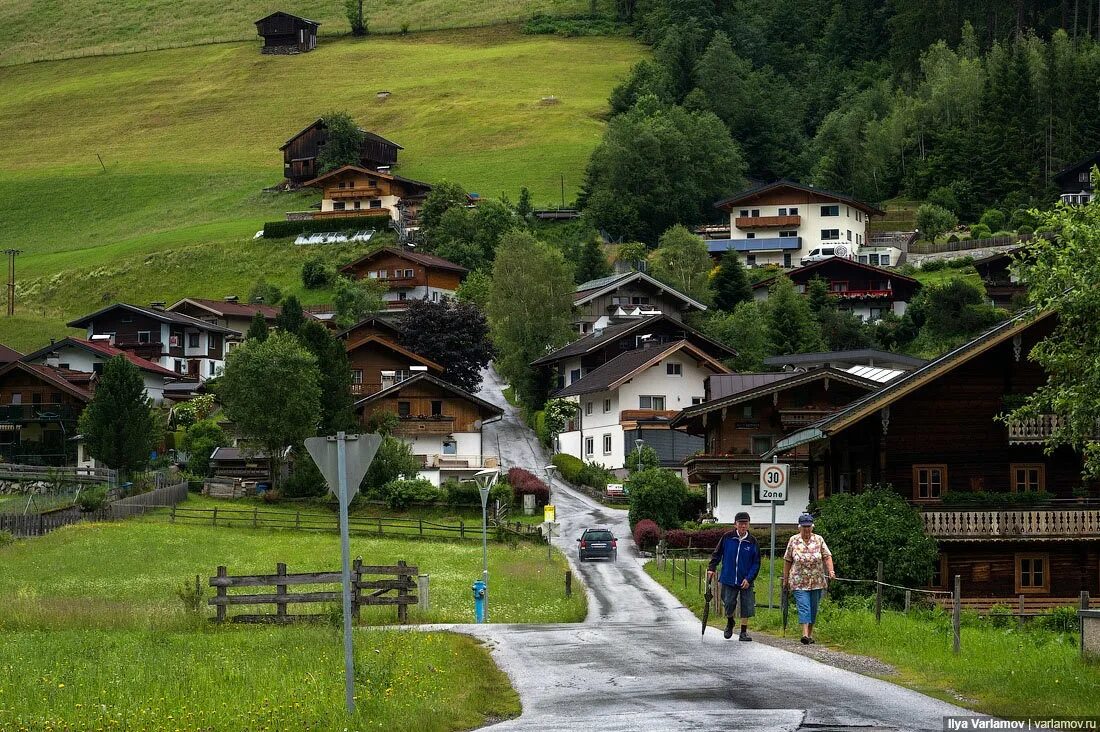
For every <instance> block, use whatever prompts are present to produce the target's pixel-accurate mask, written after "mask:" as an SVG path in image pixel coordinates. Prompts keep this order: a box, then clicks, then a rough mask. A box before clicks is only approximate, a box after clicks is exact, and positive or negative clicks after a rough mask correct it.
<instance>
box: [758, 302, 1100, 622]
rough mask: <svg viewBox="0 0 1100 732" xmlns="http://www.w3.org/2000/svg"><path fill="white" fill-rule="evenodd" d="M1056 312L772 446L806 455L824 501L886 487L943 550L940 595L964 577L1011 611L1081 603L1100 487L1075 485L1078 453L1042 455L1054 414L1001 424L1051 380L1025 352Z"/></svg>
mask: <svg viewBox="0 0 1100 732" xmlns="http://www.w3.org/2000/svg"><path fill="white" fill-rule="evenodd" d="M1056 317H1057V316H1056V315H1054V314H1051V313H1045V314H1040V315H1036V314H1035V312H1034V311H1029V312H1027V313H1024V314H1023V315H1021V316H1019V317H1016V318H1014V319H1012V320H1009V321H1006V322H1004V323H1001V324H1000V325H997V326H996V327H994V328H991V329H990V330H988V331H986V332H985V333H983V334H981V335H980V336H978V337H977V338H975V339H973V340H972V341H970V342H969V343H966V344H964V345H962V346H960V347H959V348H956V349H955V350H953V351H951V352H949V353H947V354H945V355H944V356H941V357H940V358H938V359H936V360H934V361H931V362H929V363H928V364H927V365H925V366H923V367H921V368H919V369H917V370H916V371H913V372H911V373H909V374H907V375H905V376H903V377H901V378H899V379H897V380H895V381H892V382H890V383H889V384H887V385H885V386H884V387H883V388H882V389H880V390H878V391H875V392H872V393H870V394H868V395H867V396H865V397H863V398H861V399H858V400H856V401H854V402H852V403H851V404H849V405H848V406H846V407H844V408H842V409H840V410H838V411H835V412H833V413H832V414H829V415H828V416H826V417H824V418H822V419H820V420H818V421H816V422H814V423H812V424H808V425H806V426H805V427H803V428H801V429H799V430H796V431H792V432H791V434H789V435H788V436H787V437H785V438H784V439H782V440H780V441H779V443H778V444H777V445H776V446H775V447H774V448H773V450H772V451H773V452H775V453H776V454H778V455H780V456H782V455H784V454H790V453H791V452H798V451H801V452H803V453H806V454H807V455H808V457H807V459H806V461H807V467H808V470H809V485H810V490H811V492H812V494H813V495H816V496H817V497H818V498H825V497H827V496H830V495H832V494H834V493H839V492H846V491H857V492H858V491H861V490H864V489H866V488H867V487H869V486H873V485H883V486H890V487H892V489H893V490H895V491H897V492H898V493H900V494H901V495H902V496H903V497H905V498H906V499H907V500H908V501H910V502H911V503H912V505H913V506H915V507H917V508H918V509H919V510H920V511H921V515H922V519H923V521H924V527H925V530H926V531H927V532H928V534H930V535H931V536H933V537H935V538H936V540H937V541H938V542H939V546H940V552H941V554H940V561H939V563H938V565H937V567H936V571H935V574H934V576H933V579H932V582H931V585H932V587H934V588H939V589H949V588H950V587H952V585H953V579H952V578H953V577H954V576H955V575H961V578H962V593H963V596H964V597H966V598H970V599H971V600H972V601H973V602H975V603H976V604H982V603H984V604H986V605H988V604H991V603H993V602H1005V603H1009V604H1011V605H1012V606H1013V607H1015V606H1016V602H1017V598H1018V596H1020V595H1024V596H1026V601H1027V602H1031V603H1032V604H1033V607H1038V606H1042V605H1049V604H1076V601H1077V597H1078V594H1079V593H1080V592H1081V591H1082V590H1086V591H1088V592H1089V593H1090V595H1092V596H1093V597H1096V595H1097V594H1098V592H1100V503H1098V502H1097V489H1098V486H1097V483H1096V482H1095V481H1087V480H1084V479H1083V478H1082V476H1081V469H1082V456H1081V455H1080V454H1079V453H1078V452H1076V451H1075V450H1072V449H1070V448H1066V447H1061V448H1058V449H1057V450H1055V451H1054V452H1053V453H1051V454H1047V453H1046V452H1045V449H1044V447H1045V441H1046V439H1047V438H1048V436H1049V435H1050V434H1051V431H1052V430H1053V429H1055V428H1057V426H1058V424H1059V417H1058V416H1057V415H1042V416H1040V417H1037V418H1034V419H1028V420H1024V421H1008V422H1005V421H1001V420H999V419H998V418H997V417H998V415H1001V414H1004V413H1005V412H1007V411H1009V410H1010V409H1012V408H1014V407H1015V406H1017V405H1018V404H1020V403H1021V402H1022V400H1023V399H1025V398H1026V397H1027V396H1028V395H1029V394H1031V393H1032V392H1034V391H1035V389H1036V388H1038V387H1039V386H1040V385H1042V384H1044V383H1046V380H1047V376H1046V374H1045V373H1044V371H1043V369H1042V367H1041V366H1039V365H1038V364H1037V363H1035V362H1033V361H1031V360H1030V359H1029V358H1028V354H1029V353H1030V352H1031V350H1032V349H1033V348H1034V347H1035V344H1036V343H1038V342H1039V341H1040V340H1041V339H1042V338H1044V337H1045V336H1047V335H1049V334H1050V333H1051V331H1052V330H1053V328H1054V325H1055V322H1056V321H1055V318H1056ZM770 456H771V453H770V452H769V453H768V454H766V455H765V457H766V458H769V459H770ZM977 492H980V493H981V494H982V495H981V496H975V497H974V499H973V500H970V499H968V496H969V494H971V493H977ZM1013 494H1014V495H1013ZM1020 494H1031V496H1030V501H1031V502H1030V503H1021V502H1020V499H1021V497H1020ZM979 499H980V500H979ZM1010 499H1016V500H1015V501H1013V500H1010Z"/></svg>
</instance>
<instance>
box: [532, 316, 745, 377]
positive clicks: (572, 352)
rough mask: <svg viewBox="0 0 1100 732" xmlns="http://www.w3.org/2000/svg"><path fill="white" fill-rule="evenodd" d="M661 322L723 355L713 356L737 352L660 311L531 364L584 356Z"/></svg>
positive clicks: (604, 331)
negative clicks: (674, 327) (673, 325)
mask: <svg viewBox="0 0 1100 732" xmlns="http://www.w3.org/2000/svg"><path fill="white" fill-rule="evenodd" d="M661 323H669V324H675V326H676V328H678V329H680V330H683V331H684V332H685V333H686V334H688V335H689V336H690V337H691V338H690V339H691V340H697V341H701V342H702V343H704V344H706V345H707V346H708V347H710V348H712V349H713V350H714V351H716V352H718V353H721V354H723V355H716V354H714V353H712V354H711V355H713V356H715V357H716V358H733V357H735V356H736V355H737V351H736V350H734V349H732V348H730V347H729V346H726V345H724V344H722V343H719V342H718V341H716V340H712V339H711V338H708V337H707V336H705V335H703V334H702V333H700V332H699V331H697V330H695V329H694V328H692V327H690V326H689V325H687V324H686V323H684V322H682V321H679V320H676V319H675V318H671V317H669V316H668V315H664V314H661V315H650V316H647V317H642V318H635V319H633V320H628V321H626V322H625V323H617V324H615V325H609V326H607V327H606V328H604V329H603V330H598V331H595V332H593V333H589V334H588V335H586V336H584V337H583V338H580V339H578V340H575V341H573V342H572V343H570V344H568V345H565V346H562V347H561V348H559V349H558V350H556V351H554V352H553V353H549V354H547V355H545V356H543V357H542V358H539V359H536V360H534V361H532V362H531V365H532V366H540V365H543V364H552V363H556V362H558V361H562V360H564V359H567V358H573V357H576V356H584V355H586V354H588V353H592V352H593V351H598V350H599V349H601V348H603V347H604V346H606V345H607V344H609V343H614V342H615V341H616V340H617V339H619V338H622V337H623V336H627V335H632V334H634V333H637V332H639V331H641V332H642V333H643V334H644V333H645V332H646V331H647V330H651V329H652V328H653V327H654V326H655V325H659V324H661Z"/></svg>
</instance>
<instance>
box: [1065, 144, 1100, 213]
mask: <svg viewBox="0 0 1100 732" xmlns="http://www.w3.org/2000/svg"><path fill="white" fill-rule="evenodd" d="M1097 165H1100V152H1095V153H1093V154H1092V155H1088V156H1086V157H1084V158H1082V159H1081V160H1078V161H1077V162H1075V163H1073V164H1072V165H1069V166H1067V167H1065V168H1063V169H1062V170H1060V171H1058V172H1057V173H1055V174H1054V176H1053V180H1054V185H1056V186H1058V193H1059V196H1060V198H1061V200H1062V201H1063V202H1064V203H1068V204H1071V205H1078V204H1082V203H1088V202H1089V201H1090V200H1092V199H1093V198H1094V197H1095V195H1096V191H1094V190H1093V187H1092V169H1093V166H1097Z"/></svg>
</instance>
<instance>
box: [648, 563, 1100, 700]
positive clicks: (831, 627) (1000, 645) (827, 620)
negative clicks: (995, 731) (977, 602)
mask: <svg viewBox="0 0 1100 732" xmlns="http://www.w3.org/2000/svg"><path fill="white" fill-rule="evenodd" d="M666 566H668V567H670V565H666ZM682 566H683V565H682V563H680V564H678V565H677V573H676V580H675V582H674V581H673V579H672V573H671V571H670V569H666V571H663V572H661V571H658V570H657V565H656V562H649V563H647V564H646V572H647V573H648V574H649V575H650V576H651V577H654V578H655V579H656V580H657V581H658V582H660V583H661V584H662V585H663V586H664V587H666V588H668V589H669V590H670V591H671V592H672V593H673V594H675V595H676V596H677V598H679V599H680V600H681V601H682V602H683V603H684V605H685V606H687V607H689V608H691V609H692V611H694V612H695V614H696V615H700V616H701V613H702V596H701V595H700V593H699V591H698V589H697V584H696V583H697V580H696V578H695V576H690V577H689V578H688V583H687V586H686V587H685V586H684V583H683V573H682V572H681V571H680V569H681V568H682ZM689 571H690V572H691V573H692V574H693V575H697V574H698V573H699V572H700V571H705V563H704V562H703V561H702V560H695V561H690V562H689ZM766 573H767V570H766V568H762V569H761V573H760V576H759V579H757V581H756V592H757V597H758V599H759V601H760V602H761V603H763V602H764V598H765V596H766V595H767V591H768V585H767V576H766ZM777 594H778V590H777ZM777 603H778V601H777ZM790 612H791V615H790V625H789V626H788V630H787V632H786V635H787V637H789V638H790V639H791V642H792V645H794V644H796V642H797V639H798V636H799V635H800V629H799V626H798V616H797V613H796V611H795V610H794V608H793V607H792V608H791V611H790ZM724 620H725V619H724V617H723V616H722V614H721V613H713V612H712V613H711V624H712V625H714V626H715V627H722V624H723V623H724ZM968 621H969V622H968V623H967V624H966V625H964V627H963V629H962V652H961V653H960V654H959V655H957V656H956V655H954V654H953V653H952V652H951V634H950V633H951V631H950V625H949V622H950V618H949V617H948V616H947V615H946V614H944V613H936V614H929V613H924V614H919V613H913V614H911V615H909V616H906V615H904V614H903V613H900V612H893V611H887V612H884V613H883V615H882V623H881V624H880V625H878V624H876V623H875V620H874V614H873V613H871V612H869V611H867V610H847V609H844V610H842V609H840V608H838V607H837V606H835V605H832V604H831V603H829V602H826V603H824V604H823V605H822V610H821V614H820V615H819V616H818V623H817V625H815V627H814V637H815V638H816V639H817V640H818V641H819V642H820V643H823V644H826V645H828V646H830V647H833V648H836V649H838V650H841V651H848V652H850V653H856V654H859V655H864V656H871V657H874V658H878V659H881V660H883V661H885V662H886V663H888V664H890V665H892V666H894V667H895V668H897V670H898V675H897V676H891V677H889V679H888V680H889V681H892V682H894V683H898V684H902V685H904V686H908V687H911V688H913V689H916V690H917V691H920V692H923V693H926V694H930V695H932V696H936V697H939V698H941V699H944V700H946V701H949V702H951V703H954V704H961V705H962V706H968V707H971V708H973V709H976V710H979V711H981V712H984V713H988V714H993V715H996V716H1004V717H1025V716H1026V717H1043V716H1047V715H1067V716H1096V715H1098V714H1100V666H1098V665H1095V664H1085V663H1082V662H1081V660H1080V658H1079V655H1078V639H1077V636H1075V635H1065V634H1058V633H1052V632H1049V631H1045V630H1037V629H1026V630H1024V631H1017V630H1016V629H1015V628H996V627H992V626H990V625H988V624H986V623H981V622H975V621H974V619H973V618H968ZM752 625H753V627H754V628H758V629H761V630H765V631H767V632H769V633H771V634H773V635H779V634H780V633H781V632H782V623H781V616H780V614H779V612H778V611H771V610H765V609H758V611H757V617H755V618H754V619H753V621H752ZM1037 679H1042V683H1036V680H1037ZM951 692H954V693H951ZM955 694H958V695H961V696H962V697H964V698H965V699H971V700H974V701H973V702H965V701H960V699H959V698H958V697H957V696H955Z"/></svg>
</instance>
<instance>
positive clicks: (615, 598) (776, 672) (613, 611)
mask: <svg viewBox="0 0 1100 732" xmlns="http://www.w3.org/2000/svg"><path fill="white" fill-rule="evenodd" d="M502 387H503V384H502V383H501V382H500V380H499V377H498V376H497V375H496V374H495V372H492V371H488V372H486V375H485V382H484V385H483V387H482V391H481V394H480V396H481V397H482V398H484V399H487V400H489V401H492V402H494V403H496V404H498V405H500V406H502V407H504V408H505V410H506V412H505V417H504V419H503V420H501V421H499V422H495V423H491V424H489V425H486V427H485V439H486V445H485V452H486V454H491V453H492V452H496V453H497V454H498V455H499V456H500V458H501V461H502V465H503V466H504V467H505V468H507V467H511V466H513V465H518V466H521V467H525V468H527V469H529V470H534V471H535V472H538V470H537V469H539V468H541V467H542V466H544V465H546V464H547V463H546V461H547V459H548V456H547V455H546V454H545V453H544V451H543V450H541V448H540V447H539V445H538V444H537V441H536V440H535V438H534V435H533V434H532V433H531V432H530V431H529V430H527V429H526V428H525V427H524V426H523V425H522V423H521V422H520V420H519V418H518V416H517V415H516V413H515V410H514V409H513V408H511V407H510V406H508V405H507V403H506V402H505V400H504V398H503V396H502V394H501V388H502ZM553 501H554V503H555V505H556V506H557V518H558V520H559V521H560V523H561V526H562V529H563V531H562V535H561V536H560V537H558V538H555V539H554V543H555V545H557V546H558V547H559V548H560V549H562V551H564V552H565V554H566V556H568V557H569V558H570V562H571V563H572V565H573V571H574V574H575V575H576V576H579V577H580V579H581V580H582V581H583V584H584V587H585V590H586V591H587V592H588V598H589V614H588V618H587V619H586V620H585V622H584V623H579V624H565V625H493V624H491V623H490V624H487V625H455V626H448V627H450V628H451V629H452V630H456V631H459V632H463V633H468V634H470V635H473V636H476V637H478V638H481V639H483V640H484V641H485V642H486V644H487V645H488V647H489V648H490V649H491V651H492V654H493V658H494V659H495V660H496V662H497V663H498V664H499V665H500V667H501V668H502V669H503V670H504V671H505V672H506V673H507V674H508V675H509V677H510V678H511V680H512V683H513V685H514V686H515V688H516V690H517V691H518V692H519V695H520V700H521V701H522V704H523V714H522V716H520V717H519V718H518V719H514V720H509V721H506V722H501V723H499V724H495V725H492V726H491V727H489V728H488V729H492V730H501V731H504V730H529V731H537V730H586V731H587V730H599V731H600V732H617V731H618V730H623V731H626V730H692V732H699V731H701V730H759V731H766V730H777V731H778V730H785V731H790V730H817V731H819V732H821V731H823V730H862V731H863V732H874V731H875V730H942V729H943V721H942V718H943V716H944V715H956V714H967V710H964V709H961V708H959V707H955V706H953V705H950V704H947V703H946V702H942V701H939V700H936V699H932V698H930V697H927V696H924V695H922V694H918V693H916V692H913V691H909V690H907V689H903V688H901V687H899V686H895V685H893V684H890V683H887V682H884V681H879V680H877V679H873V678H869V677H866V676H861V675H859V674H855V673H851V672H848V671H843V670H840V669H836V668H834V667H831V666H827V665H824V664H821V663H818V662H817V661H814V660H812V659H809V658H806V657H804V656H801V655H798V654H795V653H790V652H787V651H784V650H782V649H780V648H775V647H772V646H767V645H764V644H763V643H741V642H738V641H737V640H736V636H734V639H733V640H729V641H727V640H725V639H724V638H722V633H721V632H720V631H718V630H715V629H712V630H710V631H708V632H707V634H706V635H705V636H701V635H700V624H699V620H698V619H697V618H696V617H695V616H694V615H693V614H692V613H691V611H690V610H687V609H686V608H684V607H682V606H681V605H680V604H679V603H678V602H677V600H676V598H675V597H673V596H672V595H671V594H670V593H668V592H667V591H666V590H665V589H664V588H662V587H661V586H660V585H658V584H657V583H656V582H654V581H653V580H652V579H651V578H650V577H649V576H648V575H646V574H645V572H644V571H642V562H641V560H640V559H639V557H638V553H637V551H636V549H635V547H634V543H633V541H632V540H631V539H630V538H629V537H630V531H629V528H628V526H627V519H626V512H625V511H620V510H615V509H609V508H606V507H604V506H602V505H600V504H598V503H596V502H594V501H592V500H591V499H589V498H587V497H586V496H583V495H581V494H579V493H577V492H575V491H573V490H570V489H568V488H567V487H566V486H564V485H562V484H561V483H560V482H558V481H555V482H554V485H553ZM595 525H599V526H610V527H613V529H614V531H615V533H616V535H617V536H619V537H621V538H620V541H619V557H618V560H617V561H613V562H612V561H603V560H593V561H588V562H584V563H580V562H578V561H577V560H576V539H577V537H578V536H579V535H580V532H581V530H582V529H583V528H584V527H586V526H595ZM491 587H492V578H490V588H491ZM490 597H491V591H490ZM491 614H492V605H491V603H490V619H491Z"/></svg>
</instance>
